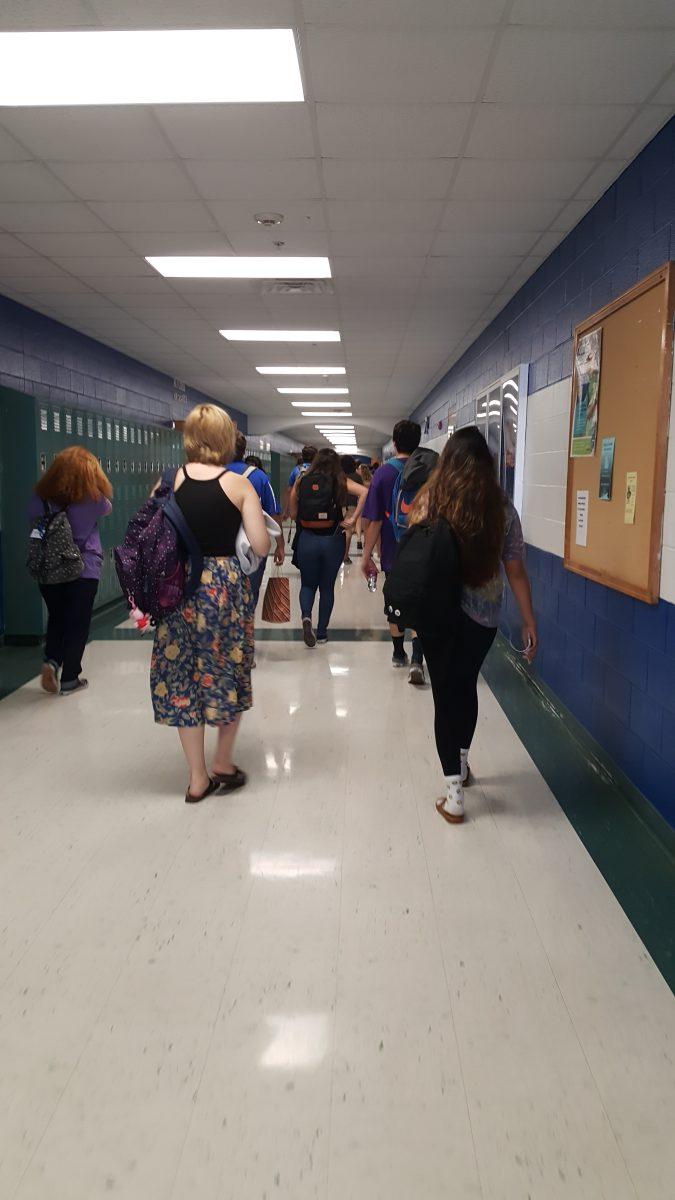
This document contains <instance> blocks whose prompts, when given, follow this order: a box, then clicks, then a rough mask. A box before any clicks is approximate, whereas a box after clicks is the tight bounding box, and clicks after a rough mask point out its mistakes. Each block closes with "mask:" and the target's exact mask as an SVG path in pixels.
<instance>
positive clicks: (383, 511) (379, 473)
mask: <svg viewBox="0 0 675 1200" xmlns="http://www.w3.org/2000/svg"><path fill="white" fill-rule="evenodd" d="M421 438H422V429H421V426H420V425H418V424H417V422H416V421H398V422H397V424H396V425H395V426H394V432H393V441H394V456H393V458H392V459H390V460H389V461H388V462H386V463H384V464H383V466H381V467H378V469H377V470H376V471H375V473H374V474H373V478H372V481H371V484H370V488H369V491H368V499H367V500H366V503H365V505H364V508H363V520H364V521H367V522H368V527H367V529H366V534H365V539H364V543H363V561H362V564H361V570H362V571H363V574H364V575H365V576H366V578H368V576H369V575H376V574H377V567H376V566H375V564H374V562H373V557H372V555H373V550H374V548H375V546H376V544H377V541H378V538H381V548H380V564H381V567H382V570H383V571H384V573H385V575H386V574H387V571H389V570H391V565H392V563H393V561H394V553H395V551H396V534H395V532H394V526H393V524H392V521H391V515H392V499H393V495H394V489H395V487H396V485H397V483H398V481H399V477H400V475H401V472H402V470H403V467H404V465H405V462H406V460H407V459H408V458H409V457H410V455H411V454H413V453H414V452H415V450H417V447H418V446H419V444H420V441H421ZM389 631H390V633H391V640H392V643H393V648H394V650H393V655H392V660H391V661H392V665H393V666H394V667H399V668H402V667H407V666H408V656H407V654H406V652H405V650H404V649H403V642H404V638H405V630H404V629H399V627H398V625H390V626H389ZM408 681H409V683H412V684H415V685H416V686H420V685H421V684H424V683H425V682H426V681H425V677H424V657H423V653H422V643H421V642H420V640H419V638H418V637H417V636H416V634H415V632H414V631H413V644H412V663H411V665H410V671H409V673H408Z"/></svg>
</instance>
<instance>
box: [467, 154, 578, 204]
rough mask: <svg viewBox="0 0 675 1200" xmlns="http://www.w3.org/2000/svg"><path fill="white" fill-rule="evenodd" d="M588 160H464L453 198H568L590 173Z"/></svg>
mask: <svg viewBox="0 0 675 1200" xmlns="http://www.w3.org/2000/svg"><path fill="white" fill-rule="evenodd" d="M589 166H590V164H589V162H588V161H587V160H586V161H583V160H582V161H581V162H571V161H565V162H513V161H509V162H500V161H495V160H492V161H488V160H487V159H480V158H467V159H464V160H463V161H462V163H461V165H460V168H459V171H458V174H457V179H456V180H455V184H454V187H453V192H452V195H453V199H458V200H481V199H483V198H484V197H485V196H490V195H493V196H499V197H502V198H503V199H504V200H533V199H537V200H565V199H567V198H568V197H569V196H572V195H573V194H574V192H575V191H576V189H577V188H578V187H579V184H580V183H581V182H582V180H583V179H584V177H585V176H586V175H587V174H588V170H589Z"/></svg>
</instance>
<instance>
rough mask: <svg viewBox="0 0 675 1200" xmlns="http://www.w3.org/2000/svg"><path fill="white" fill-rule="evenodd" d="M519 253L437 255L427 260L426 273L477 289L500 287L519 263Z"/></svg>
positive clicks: (520, 258)
mask: <svg viewBox="0 0 675 1200" xmlns="http://www.w3.org/2000/svg"><path fill="white" fill-rule="evenodd" d="M521 261H522V255H520V254H492V255H490V256H488V257H486V258H480V257H471V256H470V255H467V256H464V257H459V256H458V255H453V256H452V257H447V256H443V257H437V256H434V257H432V258H430V259H429V260H428V263H427V271H426V273H427V274H428V275H430V276H432V277H433V276H441V277H442V278H444V279H449V280H452V281H453V282H457V283H461V285H462V287H464V285H465V284H467V285H468V286H469V287H474V286H475V288H476V289H477V290H484V287H483V286H482V285H484V286H485V287H495V286H499V287H501V285H502V283H503V282H504V280H505V279H507V278H508V277H509V275H511V274H513V272H514V271H515V270H516V267H518V266H519V265H520V263H521Z"/></svg>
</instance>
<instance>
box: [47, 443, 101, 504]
mask: <svg viewBox="0 0 675 1200" xmlns="http://www.w3.org/2000/svg"><path fill="white" fill-rule="evenodd" d="M35 493H36V495H38V496H39V497H40V499H41V500H54V501H55V502H56V503H57V504H81V503H82V502H83V501H84V500H100V499H101V496H105V498H106V500H110V498H111V496H112V494H113V490H112V487H111V485H110V480H109V479H108V477H107V476H106V475H104V474H103V471H102V470H101V467H100V465H99V461H98V459H97V458H94V455H93V454H91V453H90V452H89V450H86V449H85V447H84V446H68V447H67V448H66V449H65V450H61V451H60V452H59V453H58V454H57V455H56V457H55V458H54V461H53V463H52V464H51V466H50V467H49V469H48V470H47V471H45V473H44V475H43V476H42V478H41V479H40V480H39V481H38V483H37V484H36V486H35Z"/></svg>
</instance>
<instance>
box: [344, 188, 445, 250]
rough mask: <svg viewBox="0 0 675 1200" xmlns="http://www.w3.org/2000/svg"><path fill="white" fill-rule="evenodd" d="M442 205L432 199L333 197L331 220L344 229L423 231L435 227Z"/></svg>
mask: <svg viewBox="0 0 675 1200" xmlns="http://www.w3.org/2000/svg"><path fill="white" fill-rule="evenodd" d="M441 208H442V206H441V204H440V202H438V201H432V200H383V201H379V200H331V201H329V203H328V220H329V223H330V228H331V229H334V230H336V231H338V232H344V233H352V232H355V233H358V232H361V231H367V230H369V229H373V230H376V231H382V232H383V233H389V232H397V231H400V232H401V233H405V232H406V231H408V230H410V229H412V230H414V231H415V232H420V231H422V230H425V229H434V228H435V226H436V224H437V222H438V219H439V217H440V214H441ZM399 253H400V251H399Z"/></svg>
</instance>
